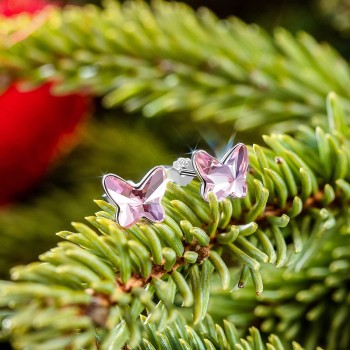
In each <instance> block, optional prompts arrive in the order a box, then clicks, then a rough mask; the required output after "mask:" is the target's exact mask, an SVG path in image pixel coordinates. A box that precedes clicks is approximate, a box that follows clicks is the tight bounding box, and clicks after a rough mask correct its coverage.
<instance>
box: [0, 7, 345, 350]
mask: <svg viewBox="0 0 350 350" xmlns="http://www.w3.org/2000/svg"><path fill="white" fill-rule="evenodd" d="M21 21H22V22H21ZM23 21H26V19H24V18H18V19H16V21H12V20H6V21H5V20H4V27H3V28H4V29H2V30H3V31H4V32H6V31H7V32H11V31H12V30H13V28H14V27H16V26H17V25H20V23H22V24H23V23H24V22H23ZM37 21H39V22H37V23H32V24H31V25H32V26H34V27H35V30H33V32H32V33H31V34H30V35H28V36H27V37H25V38H22V39H23V40H20V41H18V42H16V43H15V42H14V41H15V40H16V38H10V39H4V38H2V39H0V72H1V74H2V77H3V78H4V79H3V81H4V86H5V85H6V84H8V83H9V82H10V81H12V80H13V79H24V80H25V81H26V83H25V84H28V86H31V85H32V84H39V83H41V82H43V81H45V80H55V81H57V82H58V84H57V85H56V91H57V92H58V93H62V92H66V91H75V90H82V89H87V90H89V91H91V92H93V93H95V94H97V95H102V96H103V97H104V101H105V104H106V105H107V106H113V105H116V104H123V105H124V107H125V108H126V109H127V110H128V111H135V110H142V111H143V113H144V114H145V115H146V116H156V115H160V114H168V113H170V112H180V111H181V112H188V113H189V114H191V116H192V117H193V118H195V119H198V118H199V119H200V118H203V119H206V118H208V119H210V120H212V121H214V122H231V123H232V122H236V123H235V126H236V127H237V128H238V129H246V128H253V127H256V126H263V125H267V124H274V123H277V124H276V126H277V127H278V128H280V129H281V128H285V127H288V128H289V129H293V131H292V132H290V133H285V134H273V133H272V134H269V135H267V136H264V138H263V139H264V142H265V145H260V146H259V145H253V146H251V147H249V158H250V170H249V174H248V176H247V183H248V195H247V196H246V197H245V198H244V199H234V200H232V199H226V200H224V201H222V202H220V203H218V201H217V199H216V197H215V195H213V194H211V195H210V196H209V203H207V202H205V201H203V199H202V198H201V196H200V191H199V182H198V181H196V180H194V181H193V182H192V183H190V184H189V185H188V186H186V187H183V188H182V187H179V186H177V185H176V184H174V183H169V184H168V186H167V191H166V194H165V198H164V200H163V205H164V207H165V210H166V219H165V221H164V222H162V223H150V222H148V221H140V222H139V223H138V224H137V225H134V226H133V227H131V228H129V229H124V228H121V227H120V226H118V225H117V224H116V223H115V220H114V218H115V210H116V209H115V208H114V207H113V206H112V205H111V204H109V203H107V202H105V201H103V200H96V201H95V203H96V204H97V206H98V207H99V211H98V212H97V213H96V214H95V215H94V216H89V217H87V218H86V220H87V223H73V227H74V230H73V232H71V231H61V232H59V233H58V236H60V237H61V238H62V239H63V240H62V241H61V242H60V243H58V245H57V246H56V247H55V248H52V249H51V250H50V251H48V252H46V253H44V254H42V255H40V257H39V259H40V261H39V262H34V263H31V264H29V265H26V266H17V267H15V268H14V269H12V271H11V279H12V280H11V281H2V282H1V283H0V307H1V312H0V321H1V324H2V336H3V337H4V338H8V339H10V341H11V342H12V344H13V345H14V347H15V348H17V349H23V348H26V349H30V350H32V349H35V350H53V349H57V350H58V349H72V350H78V349H101V350H104V349H106V350H107V349H108V350H110V349H111V350H112V349H123V348H124V349H142V350H144V349H185V350H187V349H256V350H258V349H259V350H260V349H269V350H270V349H271V350H272V349H276V350H277V349H278V350H282V349H290V348H291V347H293V348H294V349H295V350H297V349H301V346H300V345H299V343H300V344H302V346H303V347H304V348H305V349H307V350H311V349H315V348H316V346H324V347H325V348H327V349H331V350H332V349H339V350H346V349H348V348H349V345H350V340H349V334H348V333H347V332H342V331H343V330H344V329H349V326H350V307H349V295H350V293H349V285H350V283H349V278H350V277H349V276H350V274H349V272H350V260H349V258H350V255H349V251H350V240H349V237H350V236H349V234H350V221H349V220H350V219H349V218H350V129H349V119H350V118H349V117H348V116H347V115H349V109H350V107H349V106H350V105H349V101H348V100H347V99H348V98H349V89H348V86H349V79H350V77H349V67H348V65H347V63H346V62H345V61H344V60H343V59H342V58H341V57H340V56H339V55H338V54H337V53H336V52H334V50H332V49H331V48H329V47H328V46H322V45H319V44H317V43H316V42H315V41H314V39H312V38H311V37H310V36H308V35H306V34H301V35H300V36H299V37H297V38H294V37H293V36H291V35H290V34H288V33H287V32H286V31H283V30H279V31H278V32H277V33H276V34H275V36H274V38H271V37H269V36H268V35H267V34H265V33H264V32H263V31H262V30H261V29H259V28H257V27H256V26H248V25H246V24H244V23H242V22H240V21H238V20H237V19H231V20H226V21H221V20H217V19H216V18H215V17H214V16H213V15H212V14H211V13H210V12H209V11H207V10H202V11H201V12H200V13H199V14H195V13H194V12H193V11H192V10H190V9H189V8H187V7H186V6H184V5H182V4H177V3H164V2H156V3H154V4H153V5H152V8H150V7H149V6H148V5H146V4H145V3H143V2H132V3H126V4H123V5H119V4H117V3H114V2H109V3H108V4H107V5H106V7H105V8H104V9H99V8H96V7H93V6H86V7H83V8H67V9H64V10H50V11H48V12H47V13H44V14H42V15H41V17H40V18H39V19H37ZM38 23H39V24H38ZM175 32H176V35H175ZM47 33H49V34H50V35H49V36H47ZM89 33H93V35H88V34H89ZM47 38H50V40H48V39H47ZM29 48H30V49H29ZM262 53H263V54H262ZM329 67H332V72H330V71H329ZM331 89H333V90H334V91H336V92H337V93H338V94H339V96H340V97H337V96H336V95H335V94H334V93H330V94H329V95H328V98H327V103H325V102H324V97H325V96H326V94H327V92H328V91H329V90H331ZM342 107H344V109H345V113H344V112H343V109H342ZM322 114H324V115H325V114H327V117H325V116H324V117H322V116H321V115H322ZM315 115H316V117H317V118H316V119H314V118H312V117H314V116H315ZM300 118H304V119H305V120H307V123H304V125H299V127H296V125H298V124H299V123H297V122H296V120H297V119H300ZM316 122H317V123H318V124H319V125H317V126H316V127H315V125H314V124H315V123H316ZM286 123H287V124H286ZM104 141H106V140H102V141H101V145H103V143H104ZM101 147H102V146H101ZM67 205H69V203H67ZM237 271H238V272H237ZM244 287H245V288H244ZM224 319H225V320H224ZM214 320H215V321H214ZM223 320H224V321H223ZM215 322H217V323H215ZM252 325H255V326H256V327H257V328H259V330H258V329H257V328H251V326H252ZM236 327H237V328H236ZM248 329H249V334H248V335H247V332H248ZM260 333H269V334H270V333H273V334H276V335H270V336H269V338H268V340H263V339H264V337H265V336H266V334H260ZM261 335H262V336H261ZM244 337H246V338H244ZM295 341H296V342H295Z"/></svg>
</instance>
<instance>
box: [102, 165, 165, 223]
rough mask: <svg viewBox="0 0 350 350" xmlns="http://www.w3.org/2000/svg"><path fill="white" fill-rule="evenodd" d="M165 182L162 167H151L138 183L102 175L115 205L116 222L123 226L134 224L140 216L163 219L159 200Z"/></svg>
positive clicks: (111, 175)
mask: <svg viewBox="0 0 350 350" xmlns="http://www.w3.org/2000/svg"><path fill="white" fill-rule="evenodd" d="M166 184H167V176H166V171H165V169H164V168H163V167H156V168H153V169H152V170H151V171H150V172H149V173H148V174H147V175H146V176H145V177H144V178H143V180H142V181H141V182H140V183H139V184H136V185H135V184H132V183H129V182H127V181H125V180H123V179H122V178H120V177H118V176H116V175H113V174H109V175H106V176H104V178H103V185H104V188H105V190H106V193H107V195H108V197H109V198H110V199H111V200H112V201H113V202H114V203H115V204H116V205H117V207H118V209H119V210H118V212H117V215H116V219H117V222H118V223H119V224H120V225H121V226H123V227H129V226H131V225H133V224H135V223H136V222H137V221H138V220H139V219H141V218H142V217H145V218H147V219H148V220H151V221H154V222H160V221H163V219H164V210H163V208H162V206H161V200H162V198H163V196H164V193H165V189H166Z"/></svg>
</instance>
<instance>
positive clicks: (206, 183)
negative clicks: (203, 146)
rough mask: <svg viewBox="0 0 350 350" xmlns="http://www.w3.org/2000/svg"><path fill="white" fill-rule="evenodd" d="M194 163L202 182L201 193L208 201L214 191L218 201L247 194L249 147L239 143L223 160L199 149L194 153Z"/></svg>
mask: <svg viewBox="0 0 350 350" xmlns="http://www.w3.org/2000/svg"><path fill="white" fill-rule="evenodd" d="M192 164H193V168H194V170H195V172H196V173H197V175H198V178H199V179H200V181H201V182H202V184H201V194H202V197H203V199H204V200H205V201H208V193H209V192H213V193H214V194H215V195H216V197H217V199H218V201H219V202H220V201H222V200H223V199H224V198H226V197H228V196H230V197H233V198H243V197H245V196H246V194H247V183H246V175H247V171H248V165H249V160H248V151H247V147H246V146H245V145H244V144H242V143H239V144H237V145H235V146H234V147H233V148H231V149H230V150H229V151H228V152H227V153H226V154H225V155H224V156H223V157H222V158H221V160H218V159H216V158H215V157H213V156H211V155H210V154H209V153H207V152H205V151H202V150H199V151H195V152H194V153H193V154H192Z"/></svg>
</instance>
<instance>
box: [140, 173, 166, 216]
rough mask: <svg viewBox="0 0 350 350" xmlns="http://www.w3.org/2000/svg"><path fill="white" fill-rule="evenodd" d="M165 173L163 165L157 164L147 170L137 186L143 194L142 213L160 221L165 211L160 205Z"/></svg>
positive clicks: (164, 187)
mask: <svg viewBox="0 0 350 350" xmlns="http://www.w3.org/2000/svg"><path fill="white" fill-rule="evenodd" d="M167 182H168V177H167V173H166V170H165V168H164V167H162V166H158V167H155V168H153V169H151V170H150V171H149V173H148V174H147V175H146V176H145V177H144V179H143V180H142V182H141V184H140V185H139V186H138V188H139V190H140V191H141V192H142V196H143V214H142V216H144V217H145V218H146V219H148V220H151V221H154V222H160V221H163V220H164V216H165V212H164V209H163V207H162V205H161V201H162V199H163V196H164V193H165V190H166V184H167Z"/></svg>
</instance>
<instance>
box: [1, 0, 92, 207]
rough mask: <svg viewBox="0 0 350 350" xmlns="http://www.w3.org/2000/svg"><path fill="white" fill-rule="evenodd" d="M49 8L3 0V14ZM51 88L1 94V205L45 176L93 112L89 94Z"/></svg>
mask: <svg viewBox="0 0 350 350" xmlns="http://www.w3.org/2000/svg"><path fill="white" fill-rule="evenodd" d="M45 5H46V2H44V1H42V0H5V1H2V0H0V14H3V15H6V16H12V15H16V14H18V13H20V12H28V13H34V12H37V11H40V10H41V9H43V8H44V7H45ZM51 86H52V85H51V84H45V85H43V86H41V87H39V88H37V89H35V90H32V91H29V92H21V91H19V90H18V88H17V86H16V85H15V84H13V85H11V86H10V87H9V88H8V89H7V90H6V91H5V92H4V93H2V94H0V184H1V185H0V205H3V204H6V203H10V202H12V201H14V200H15V199H17V198H19V197H20V196H21V195H23V194H25V193H26V192H27V191H29V190H30V189H31V188H32V187H33V186H34V185H35V184H37V183H38V182H39V181H40V180H41V179H42V178H43V176H44V175H45V174H46V173H47V171H48V169H49V168H50V165H52V163H53V161H54V160H55V159H56V158H57V157H58V156H59V155H61V154H63V153H65V152H67V150H68V149H69V148H70V147H71V145H72V143H73V142H74V141H76V138H77V129H78V126H79V124H80V123H81V122H82V120H84V118H85V117H86V116H87V115H88V114H89V113H88V111H89V109H90V106H91V104H90V102H91V101H90V98H89V97H88V96H83V95H80V94H72V95H66V96H53V95H52V94H51V93H50V88H51Z"/></svg>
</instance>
